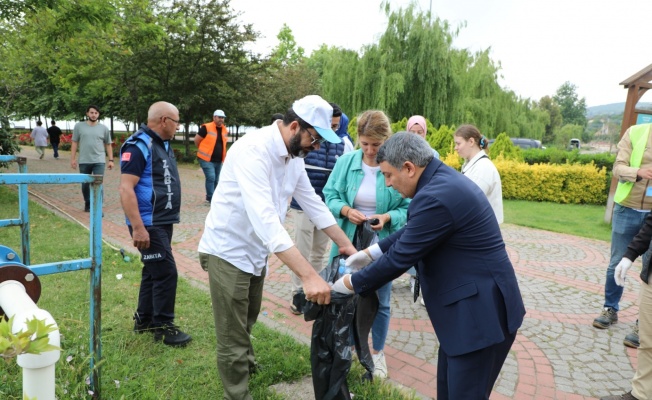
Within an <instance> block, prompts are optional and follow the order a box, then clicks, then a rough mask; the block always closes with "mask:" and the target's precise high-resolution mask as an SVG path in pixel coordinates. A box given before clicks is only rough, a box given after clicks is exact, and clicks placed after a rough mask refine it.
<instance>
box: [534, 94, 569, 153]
mask: <svg viewBox="0 0 652 400" xmlns="http://www.w3.org/2000/svg"><path fill="white" fill-rule="evenodd" d="M539 108H540V109H542V110H544V111H545V112H546V113H547V114H548V121H546V125H545V133H544V134H543V140H541V142H542V143H544V144H552V143H553V142H554V141H555V132H556V131H557V129H559V128H560V127H561V124H562V121H563V117H562V115H561V109H560V107H559V104H557V103H556V102H555V101H554V100H553V99H552V98H551V97H550V96H544V97H542V98H541V100H539Z"/></svg>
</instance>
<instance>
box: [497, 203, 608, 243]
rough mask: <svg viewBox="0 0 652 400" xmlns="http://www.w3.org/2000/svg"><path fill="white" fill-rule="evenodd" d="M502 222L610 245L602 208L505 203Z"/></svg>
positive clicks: (578, 205)
mask: <svg viewBox="0 0 652 400" xmlns="http://www.w3.org/2000/svg"><path fill="white" fill-rule="evenodd" d="M503 208H504V213H505V222H506V223H509V224H514V225H522V226H527V227H530V228H537V229H543V230H547V231H552V232H560V233H567V234H569V235H575V236H581V237H586V238H591V239H599V240H604V241H606V242H610V241H611V225H609V224H607V223H606V222H604V212H605V206H595V205H585V204H557V203H537V202H533V201H522V200H504V201H503Z"/></svg>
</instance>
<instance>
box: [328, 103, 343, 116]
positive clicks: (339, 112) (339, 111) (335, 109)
mask: <svg viewBox="0 0 652 400" xmlns="http://www.w3.org/2000/svg"><path fill="white" fill-rule="evenodd" d="M328 104H330V105H331V107H333V117H341V116H342V109H341V108H340V106H338V105H337V104H335V103H328Z"/></svg>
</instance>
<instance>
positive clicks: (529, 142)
mask: <svg viewBox="0 0 652 400" xmlns="http://www.w3.org/2000/svg"><path fill="white" fill-rule="evenodd" d="M509 139H510V140H511V141H512V143H514V146H518V147H520V148H522V149H524V150H527V149H545V147H543V146H541V141H540V140H536V139H527V138H509ZM495 140H496V139H490V140H489V147H491V144H492V143H493V142H494V141H495Z"/></svg>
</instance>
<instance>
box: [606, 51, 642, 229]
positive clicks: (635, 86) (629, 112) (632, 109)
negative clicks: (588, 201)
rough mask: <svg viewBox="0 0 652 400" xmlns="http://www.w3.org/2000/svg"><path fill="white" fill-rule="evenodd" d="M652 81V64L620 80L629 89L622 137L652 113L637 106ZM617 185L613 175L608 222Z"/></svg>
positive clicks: (621, 130) (607, 215) (607, 213)
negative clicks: (642, 116)
mask: <svg viewBox="0 0 652 400" xmlns="http://www.w3.org/2000/svg"><path fill="white" fill-rule="evenodd" d="M650 81H652V64H650V65H648V66H647V67H645V68H643V69H642V70H640V71H638V72H637V73H635V74H634V75H632V76H630V77H629V78H627V79H625V80H624V81H622V82H620V84H621V85H623V86H624V87H625V89H627V100H626V101H625V112H624V113H623V122H622V124H621V126H620V137H621V138H622V137H623V135H624V134H625V131H627V129H629V127H630V126H632V125H636V120H637V119H638V116H639V115H640V114H647V115H652V111H651V110H642V109H639V108H636V105H637V104H638V102H639V101H640V100H641V97H643V95H644V94H645V92H647V91H648V89H652V83H650ZM616 186H618V180H617V179H616V178H615V177H613V178H611V187H610V188H609V197H608V198H607V210H606V211H605V215H604V220H605V222H607V223H609V222H611V214H612V212H613V205H614V193H615V192H616Z"/></svg>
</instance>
